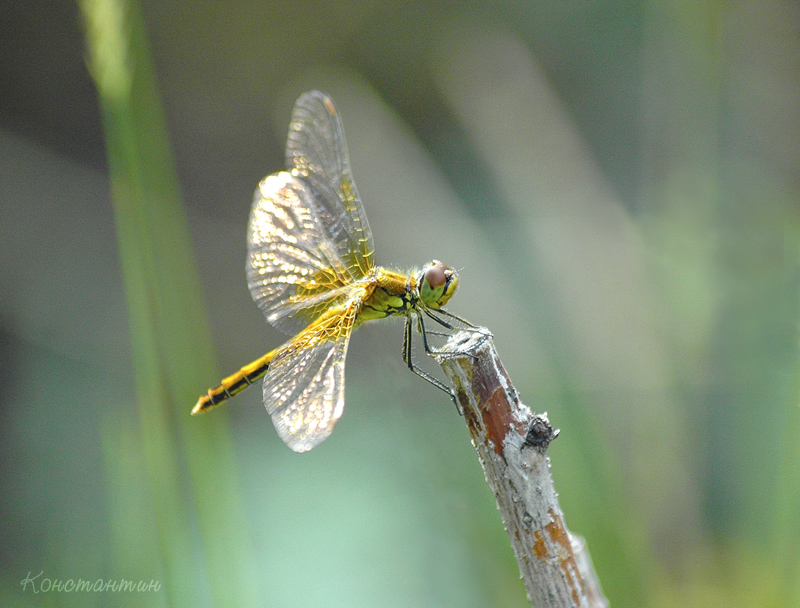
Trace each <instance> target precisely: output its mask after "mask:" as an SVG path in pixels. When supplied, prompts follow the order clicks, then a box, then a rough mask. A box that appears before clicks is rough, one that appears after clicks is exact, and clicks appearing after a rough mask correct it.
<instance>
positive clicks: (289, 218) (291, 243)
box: [247, 171, 354, 334]
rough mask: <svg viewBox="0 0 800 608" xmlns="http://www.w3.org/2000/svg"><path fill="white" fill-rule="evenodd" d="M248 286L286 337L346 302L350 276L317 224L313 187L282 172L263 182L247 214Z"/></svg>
mask: <svg viewBox="0 0 800 608" xmlns="http://www.w3.org/2000/svg"><path fill="white" fill-rule="evenodd" d="M247 248H248V252H249V261H248V265H247V284H248V286H249V287H250V293H251V294H252V296H253V300H255V302H256V304H257V305H258V307H259V308H260V309H261V311H262V312H263V313H264V314H265V315H266V317H267V320H268V321H269V322H270V323H271V324H272V325H274V326H275V327H277V328H278V329H280V330H282V331H285V332H286V333H289V334H294V333H296V332H297V331H298V330H300V329H302V328H303V327H305V326H306V325H308V324H309V323H310V322H311V321H313V320H314V319H316V318H317V317H318V316H319V315H320V314H321V313H322V312H323V311H324V310H325V309H327V308H328V306H330V305H331V303H332V301H334V300H337V299H343V298H346V297H347V292H348V289H347V287H348V285H350V284H351V283H352V282H353V280H354V277H353V276H352V274H351V273H350V271H349V270H348V268H347V264H346V262H345V261H343V260H342V259H341V257H340V256H339V251H338V248H337V246H336V244H335V243H333V242H332V240H331V237H330V236H329V234H328V230H327V229H326V227H325V225H324V224H323V222H322V220H321V219H320V216H319V213H318V205H317V204H316V203H315V199H314V194H313V191H312V188H311V185H310V184H309V183H308V182H307V181H305V180H302V179H299V178H297V177H293V176H292V175H290V174H289V173H287V172H285V171H282V172H280V173H276V174H274V175H270V176H269V177H267V178H265V179H264V180H263V181H262V182H261V183H260V184H259V187H258V189H257V190H256V193H255V197H254V200H253V209H252V211H251V212H250V224H249V227H248V239H247Z"/></svg>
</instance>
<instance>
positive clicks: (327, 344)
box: [264, 297, 361, 452]
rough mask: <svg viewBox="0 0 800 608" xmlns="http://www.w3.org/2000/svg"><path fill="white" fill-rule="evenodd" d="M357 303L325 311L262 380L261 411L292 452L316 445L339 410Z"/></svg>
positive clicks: (330, 428) (289, 345) (285, 349)
mask: <svg viewBox="0 0 800 608" xmlns="http://www.w3.org/2000/svg"><path fill="white" fill-rule="evenodd" d="M360 305H361V298H360V297H358V298H354V299H352V300H351V301H350V302H349V303H348V304H346V305H344V306H340V307H337V308H336V309H332V310H330V311H328V312H327V313H326V314H325V316H324V317H323V318H322V319H320V320H318V321H317V322H315V323H314V324H313V325H311V326H310V327H308V328H307V329H306V330H305V331H303V332H302V333H300V334H299V335H298V336H297V337H295V338H294V339H293V340H291V341H289V342H288V343H287V344H286V345H285V346H284V347H283V348H282V349H281V350H280V352H279V353H278V354H277V355H276V356H275V358H274V359H273V360H272V363H271V364H270V367H269V372H268V373H267V376H266V377H265V378H264V405H265V406H266V408H267V411H268V412H269V414H270V416H271V417H272V422H273V424H274V425H275V429H276V430H277V431H278V434H279V435H280V437H281V439H283V441H284V442H285V443H286V445H288V446H289V447H290V448H292V449H293V450H294V451H295V452H307V451H308V450H310V449H312V448H313V447H315V446H317V445H319V444H320V443H322V442H323V441H324V440H325V439H326V438H327V437H328V435H330V434H331V432H332V431H333V427H334V425H335V424H336V422H337V421H338V420H339V418H340V416H341V415H342V410H343V409H344V362H345V356H346V355H347V346H348V344H349V342H350V333H351V332H352V330H353V323H354V321H355V318H356V314H357V311H358V308H359V306H360Z"/></svg>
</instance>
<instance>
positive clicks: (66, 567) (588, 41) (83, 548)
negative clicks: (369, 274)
mask: <svg viewBox="0 0 800 608" xmlns="http://www.w3.org/2000/svg"><path fill="white" fill-rule="evenodd" d="M84 6H85V8H86V10H87V11H89V12H91V11H97V10H100V11H103V10H106V12H105V13H103V15H104V17H103V18H102V19H101V20H100V21H98V22H97V23H96V28H95V30H93V31H95V33H96V34H97V33H98V32H99V34H98V36H99V38H95V42H98V40H100V39H103V35H104V34H108V35H109V36H110V38H111V39H113V38H114V36H113V34H114V32H119V31H121V32H122V33H123V36H122V38H121V43H122V46H121V47H119V46H118V47H114V44H113V40H111V42H109V41H108V40H105V39H103V40H105V42H107V43H108V44H109V45H110V46H103V44H105V42H104V43H103V44H100V43H98V44H100V47H101V49H100V51H99V54H98V53H95V52H90V51H89V50H87V46H86V39H85V29H84V27H83V25H82V24H83V18H82V16H81V10H80V8H79V6H78V5H76V4H73V3H70V2H62V1H56V2H50V3H47V4H46V5H44V4H42V5H29V4H23V3H10V2H6V3H4V5H3V9H2V13H0V16H1V17H2V18H1V19H0V49H1V50H2V54H1V55H0V56H2V61H0V200H2V221H0V253H1V254H2V258H1V259H2V264H0V344H2V348H0V357H2V359H1V360H2V365H0V378H2V386H3V389H2V391H0V452H2V472H1V475H2V477H1V478H0V492H1V493H2V494H1V497H2V500H1V501H0V538H1V539H2V541H0V605H2V606H145V605H146V606H179V605H188V606H212V605H213V606H223V605H226V606H256V605H257V606H269V607H283V606H286V607H295V606H326V607H329V606H333V607H335V606H347V607H354V606H404V607H407V606H415V607H418V606H419V607H426V606H431V607H433V606H437V607H438V606H459V607H470V606H475V607H483V606H491V607H506V606H508V607H512V606H525V605H526V600H525V594H524V590H523V587H522V584H521V582H520V581H519V580H518V570H517V567H516V564H515V561H514V558H513V556H512V554H511V550H510V548H509V546H508V542H507V539H506V536H505V532H504V530H503V528H502V524H501V522H500V518H499V515H498V514H497V512H496V509H495V505H494V500H493V497H492V495H491V493H490V491H489V490H488V488H487V487H486V484H485V482H484V480H483V474H482V471H481V469H480V466H479V464H478V462H477V459H476V457H475V454H474V452H473V450H472V447H471V445H470V444H469V435H468V433H467V430H466V428H465V426H464V423H463V420H462V419H461V418H459V417H458V416H457V415H456V414H455V412H454V411H453V407H452V405H451V404H450V403H449V401H448V400H447V399H446V398H445V397H444V396H443V395H441V394H439V393H438V392H437V391H435V390H434V389H433V388H432V387H430V386H428V385H427V384H426V383H424V382H421V381H419V379H418V378H416V377H415V376H413V375H412V374H410V373H408V371H407V370H405V369H404V365H403V363H402V361H401V359H400V346H401V344H402V336H401V333H402V332H401V329H402V325H400V324H391V323H375V324H371V325H368V326H366V327H363V328H362V329H359V331H358V332H357V333H356V334H355V336H354V338H353V340H352V342H351V347H350V353H349V356H348V364H347V369H348V372H347V375H348V380H347V408H346V413H345V416H344V417H343V418H342V420H341V422H340V423H339V425H338V427H337V430H336V432H335V433H334V434H333V436H332V437H331V438H330V439H329V440H328V441H327V442H326V443H324V444H323V445H322V446H320V447H319V448H317V449H316V450H314V451H312V452H311V453H309V454H304V455H297V454H294V453H292V452H291V451H290V450H289V449H288V448H286V447H285V446H284V445H283V444H282V443H281V441H280V440H279V439H278V437H277V435H276V434H275V432H274V431H273V429H272V427H271V422H270V420H269V417H268V416H267V415H266V413H265V412H264V411H263V406H262V405H261V403H260V401H261V394H260V390H258V389H252V390H250V391H248V392H246V393H244V394H242V395H241V396H239V397H237V398H236V400H235V401H234V402H232V403H231V404H230V406H229V407H228V409H227V412H226V411H215V412H213V413H211V414H208V415H205V416H202V417H199V418H190V417H189V415H188V414H189V411H190V409H191V407H192V405H193V404H194V402H195V400H196V399H197V396H198V395H199V394H200V393H201V392H204V391H205V390H206V389H207V388H208V386H211V385H213V384H216V383H217V381H218V380H219V379H220V377H221V375H222V374H227V373H230V372H232V371H234V370H235V369H238V368H239V367H240V366H241V365H242V364H244V363H247V362H249V361H250V360H252V359H254V358H256V357H257V356H259V355H261V354H263V352H265V351H266V350H269V349H271V348H273V347H275V346H277V345H278V344H280V343H281V342H282V341H283V340H284V339H285V338H284V336H282V335H281V334H279V333H278V332H277V331H276V330H274V329H272V328H271V327H269V326H268V325H267V324H266V323H265V322H264V319H263V316H262V315H261V313H260V312H259V311H258V309H257V308H256V307H255V305H254V304H253V303H252V301H251V299H250V295H249V292H248V290H247V287H246V284H245V277H244V263H245V226H246V221H247V216H248V213H249V207H250V202H251V197H252V192H253V190H254V188H255V186H256V184H257V182H258V180H260V179H261V178H262V177H263V176H264V175H266V174H268V173H271V172H274V171H276V170H278V169H281V168H282V163H283V149H284V144H285V137H286V132H287V128H288V120H289V112H290V109H291V105H292V103H293V101H294V99H295V98H296V97H297V96H298V95H299V94H300V93H302V92H303V91H305V90H308V89H311V88H316V89H321V90H324V91H327V92H328V93H330V94H331V95H332V96H333V98H334V99H335V101H336V103H337V106H338V108H339V111H340V114H341V115H342V117H343V121H344V125H345V131H346V134H347V138H348V144H349V148H350V153H351V160H352V165H353V171H354V174H355V178H356V181H357V183H358V186H359V190H360V193H361V197H362V199H363V202H364V206H365V208H366V211H367V215H368V217H369V219H370V223H371V226H372V230H373V233H374V236H375V243H376V246H377V256H376V257H377V261H378V263H379V264H382V265H387V266H393V267H397V268H399V269H407V268H410V267H413V266H415V265H419V264H422V263H424V262H426V261H427V260H429V259H432V258H437V259H442V260H444V261H445V262H446V263H448V264H449V265H451V266H453V267H455V268H458V269H459V271H460V283H459V292H458V293H457V294H456V297H455V298H454V299H453V300H452V303H451V305H450V307H449V308H450V309H451V310H453V311H454V312H457V313H458V314H460V315H463V316H465V317H467V318H468V319H470V320H472V321H473V322H475V323H478V324H481V325H485V326H487V327H489V328H490V329H491V330H492V332H493V333H494V335H495V341H496V345H497V348H498V350H499V352H500V354H501V356H502V357H503V361H504V363H505V365H506V367H507V369H508V371H509V373H510V375H511V377H512V379H513V380H514V381H515V383H516V386H517V388H518V389H519V391H520V392H521V394H522V396H523V399H524V401H525V402H526V403H527V404H528V405H529V406H530V407H531V408H532V409H534V410H537V411H545V410H546V411H547V412H548V413H549V416H550V419H551V421H552V422H553V424H554V425H555V426H556V427H559V428H560V429H561V436H560V438H559V440H558V441H556V442H555V443H554V444H553V445H552V446H551V448H550V456H551V459H552V471H553V476H554V479H555V484H556V488H557V489H558V490H559V492H560V496H561V501H562V507H563V509H564V511H565V515H566V521H567V524H568V526H569V528H570V529H571V530H572V531H573V532H574V533H577V534H580V535H582V536H584V537H585V538H586V539H587V541H588V545H589V549H590V551H591V555H592V558H593V560H594V563H595V566H596V568H597V570H598V574H599V577H600V581H601V584H602V586H603V589H604V591H605V592H606V594H607V596H608V598H609V599H610V601H611V605H612V606H615V607H631V608H632V607H634V606H651V607H671V606H690V607H695V606H696V607H712V608H714V607H717V606H720V607H722V606H726V607H727V606H741V607H751V606H752V607H762V606H770V607H771V606H775V607H783V606H800V408H798V383H797V371H798V357H797V326H798V312H800V310H798V308H799V307H798V279H800V267H798V226H799V222H798V219H799V218H798V204H799V203H800V7H798V4H797V3H795V2H789V1H785V2H781V1H774V0H766V1H763V2H758V3H755V2H724V1H721V2H691V1H688V0H684V1H676V2H669V3H662V2H652V1H651V2H634V1H630V2H625V1H620V2H588V1H585V0H582V1H579V0H550V1H543V2H513V1H501V2H492V3H489V2H486V3H461V2H441V3H430V2H369V1H367V0H362V1H360V2H355V1H354V2H329V3H324V2H309V3H300V2H286V1H283V2H271V1H265V2H229V3H216V2H192V3H189V2H154V1H152V0H145V1H144V2H143V4H142V5H141V21H140V19H139V16H140V14H139V12H138V9H136V10H134V12H133V13H132V14H130V15H125V14H122V17H121V20H120V19H118V18H117V17H119V14H117V17H115V16H114V15H115V13H114V12H113V10H111V11H110V12H108V9H107V7H106V9H104V8H103V6H104V5H103V3H99V4H98V5H96V6H95V5H92V4H89V3H87V4H85V5H84ZM111 6H112V7H113V5H111ZM115 19H116V21H115ZM114 23H117V25H118V26H120V24H121V26H120V28H121V29H119V28H117V29H115V26H114ZM140 26H143V28H144V29H143V30H142V29H141V28H140ZM140 31H146V34H147V38H148V39H149V45H150V46H149V54H148V51H147V46H146V44H145V40H144V39H143V38H141V37H140ZM131 32H132V33H131ZM128 34H130V36H128ZM128 39H129V40H130V42H131V46H130V48H128V47H127V40H128ZM101 42H102V41H101ZM117 42H120V40H117ZM115 48H116V51H115ZM120 48H121V49H123V50H125V52H126V53H127V54H123V55H121V56H119V55H118V56H116V58H117V59H118V60H119V62H120V65H123V66H124V67H126V68H129V69H132V71H133V72H135V76H134V79H133V81H132V87H131V88H130V89H129V91H130V92H131V95H130V96H128V97H126V96H125V95H116V94H115V93H114V92H113V91H112V92H111V93H109V90H106V92H105V93H103V94H101V95H99V96H98V93H97V90H96V89H95V86H94V83H93V81H92V78H91V76H90V73H89V70H88V69H87V61H88V62H89V63H90V64H91V65H93V66H94V68H93V72H92V73H93V74H95V75H98V74H99V71H98V69H97V65H98V61H100V63H102V58H103V57H106V58H108V57H109V56H111V57H112V58H113V57H114V56H115V55H114V53H115V52H118V51H119V49H120ZM95 50H96V49H95ZM150 56H151V58H152V67H153V71H152V72H150V71H148V65H149V63H148V57H150ZM133 68H135V69H133ZM106 84H107V85H108V81H106ZM128 84H131V83H128ZM108 86H111V87H112V89H113V85H108ZM125 88H126V87H125V83H124V82H123V84H122V89H125ZM101 90H102V89H101ZM126 90H128V89H126ZM159 99H160V100H161V101H163V115H162V113H161V110H160V107H159ZM101 103H102V108H103V110H102V112H101V109H100V108H101ZM104 126H105V128H106V131H105V133H104V131H103V127H104ZM164 138H168V142H169V143H168V146H167V145H165V143H164V142H165V140H164ZM173 162H174V168H175V169H176V170H177V179H176V177H175V174H173V172H172V170H173V169H172V167H173V165H172V163H173ZM109 176H111V177H112V180H111V182H110V181H109ZM178 184H179V187H178ZM179 190H180V192H181V193H182V201H183V204H184V205H185V207H181V203H180V198H179ZM112 192H113V193H114V199H113V201H112ZM187 226H188V230H187ZM40 572H41V573H42V574H41V575H40V578H39V579H38V581H39V582H41V581H42V580H43V579H45V578H47V579H50V580H53V581H55V580H61V581H62V582H63V581H67V580H69V579H73V580H77V579H79V578H80V579H83V580H89V581H92V582H94V581H96V580H98V579H102V580H103V581H112V582H113V581H120V580H122V579H125V580H134V581H137V582H138V581H139V580H142V581H145V583H146V584H147V583H150V582H151V581H157V583H158V586H159V589H158V591H152V590H151V591H148V592H142V593H122V592H117V593H114V592H113V591H110V590H106V591H102V592H91V593H77V592H64V591H60V592H59V591H52V590H50V591H43V587H42V586H41V585H40V586H39V588H38V589H36V590H38V591H39V593H35V592H34V590H35V587H36V586H35V585H27V586H25V585H22V584H21V582H22V581H23V580H24V579H25V578H26V576H29V575H30V576H31V577H36V576H37V574H38V573H40Z"/></svg>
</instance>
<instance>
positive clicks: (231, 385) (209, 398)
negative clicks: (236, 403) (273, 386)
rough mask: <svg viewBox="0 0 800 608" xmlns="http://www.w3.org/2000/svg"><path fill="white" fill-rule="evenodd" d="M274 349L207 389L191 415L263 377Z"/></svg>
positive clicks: (202, 410)
mask: <svg viewBox="0 0 800 608" xmlns="http://www.w3.org/2000/svg"><path fill="white" fill-rule="evenodd" d="M276 350H277V349H276ZM276 350H271V351H270V352H268V353H267V354H266V355H264V356H263V357H260V358H259V359H256V360H255V361H253V362H252V363H249V364H248V365H245V366H244V367H243V368H242V369H240V370H239V371H238V372H236V373H235V374H231V375H230V376H228V377H227V378H224V379H223V380H222V382H220V383H219V384H218V385H217V386H215V387H214V388H210V389H208V393H206V394H205V395H203V396H202V397H200V399H198V400H197V404H196V405H195V406H194V409H192V415H194V414H200V413H201V412H205V411H206V410H208V409H211V408H212V407H214V406H216V405H219V404H220V403H222V402H223V401H225V400H226V399H230V398H231V397H233V396H234V395H236V394H237V393H240V392H242V391H243V390H244V389H246V388H247V387H248V386H250V385H251V384H253V382H255V381H256V380H259V379H260V378H263V377H264V376H265V375H266V373H267V370H268V369H269V365H270V363H271V362H272V359H273V358H274V357H275V353H276Z"/></svg>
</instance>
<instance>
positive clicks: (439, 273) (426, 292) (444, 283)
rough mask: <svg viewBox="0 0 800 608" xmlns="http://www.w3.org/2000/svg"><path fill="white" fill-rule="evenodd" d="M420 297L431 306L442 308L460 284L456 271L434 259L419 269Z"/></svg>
mask: <svg viewBox="0 0 800 608" xmlns="http://www.w3.org/2000/svg"><path fill="white" fill-rule="evenodd" d="M417 280H418V283H419V297H420V299H421V300H422V302H423V303H424V304H425V305H426V306H428V307H430V308H441V307H442V306H444V305H445V304H447V301H448V300H449V299H450V298H451V297H452V296H453V294H454V293H455V291H456V286H457V285H458V275H457V274H456V271H455V270H453V269H452V268H449V267H448V266H447V265H445V264H444V263H442V262H440V261H439V260H433V261H432V262H428V264H427V265H426V266H425V268H423V269H422V270H420V271H419V275H418V277H417Z"/></svg>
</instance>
